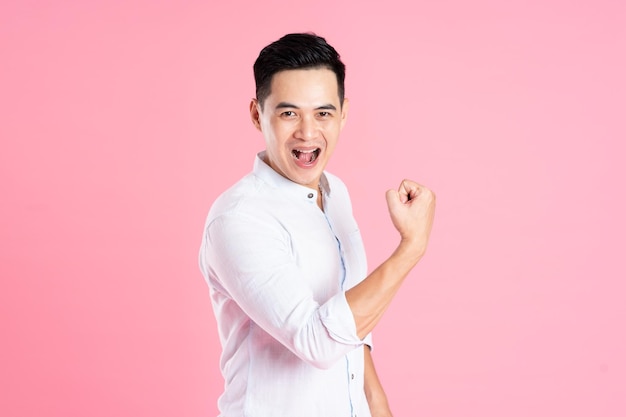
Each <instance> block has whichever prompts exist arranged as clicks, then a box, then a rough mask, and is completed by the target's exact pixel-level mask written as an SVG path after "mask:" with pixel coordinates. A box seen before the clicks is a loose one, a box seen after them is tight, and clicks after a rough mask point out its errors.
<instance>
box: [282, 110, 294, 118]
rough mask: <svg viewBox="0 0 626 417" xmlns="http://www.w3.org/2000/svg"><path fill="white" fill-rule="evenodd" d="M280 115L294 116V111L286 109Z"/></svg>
mask: <svg viewBox="0 0 626 417" xmlns="http://www.w3.org/2000/svg"><path fill="white" fill-rule="evenodd" d="M280 115H281V117H295V116H296V112H295V111H292V110H287V111H284V112H282V113H281V114H280Z"/></svg>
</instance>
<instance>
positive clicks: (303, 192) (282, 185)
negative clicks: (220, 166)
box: [252, 151, 330, 203]
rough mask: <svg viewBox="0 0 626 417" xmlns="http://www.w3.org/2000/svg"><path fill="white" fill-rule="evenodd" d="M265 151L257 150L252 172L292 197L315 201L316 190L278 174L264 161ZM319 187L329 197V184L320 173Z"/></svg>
mask: <svg viewBox="0 0 626 417" xmlns="http://www.w3.org/2000/svg"><path fill="white" fill-rule="evenodd" d="M264 159H265V151H262V152H259V153H258V154H257V155H256V158H255V159H254V167H253V169H252V172H253V173H254V175H255V176H256V177H258V178H259V179H261V180H262V181H263V182H265V183H266V184H268V185H269V186H271V187H273V188H279V189H281V190H283V191H285V192H286V193H288V194H289V195H290V196H293V197H294V198H301V199H304V200H307V201H311V202H313V203H317V193H318V191H317V190H314V189H312V188H309V187H305V186H304V185H300V184H298V183H295V182H293V181H291V180H290V179H287V178H285V177H283V176H282V175H280V174H279V173H278V172H276V171H274V169H273V168H272V167H270V166H269V165H268V164H266V163H265V161H264ZM320 189H321V190H322V191H323V192H324V194H325V195H326V196H327V197H330V184H329V183H328V179H327V178H326V175H325V174H324V173H322V177H321V178H320Z"/></svg>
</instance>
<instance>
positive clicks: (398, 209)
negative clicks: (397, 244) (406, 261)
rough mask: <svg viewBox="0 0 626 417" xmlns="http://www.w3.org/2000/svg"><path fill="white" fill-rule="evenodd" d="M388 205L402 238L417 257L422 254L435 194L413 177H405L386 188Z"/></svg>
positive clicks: (433, 208)
mask: <svg viewBox="0 0 626 417" xmlns="http://www.w3.org/2000/svg"><path fill="white" fill-rule="evenodd" d="M386 197H387V206H388V207H389V215H390V216H391V221H392V222H393V225H394V226H395V228H396V229H397V230H398V232H399V233H400V237H401V238H402V241H403V242H406V243H408V244H410V245H411V247H412V248H414V250H415V251H416V252H415V253H416V254H417V256H418V257H421V256H422V255H424V252H426V246H427V245H428V237H429V236H430V230H431V228H432V225H433V219H434V216H435V194H434V193H433V192H432V191H430V190H429V189H428V188H426V187H424V186H423V185H420V184H418V183H416V182H414V181H410V180H404V181H402V183H401V184H400V187H399V188H398V190H397V191H396V190H388V191H387V194H386Z"/></svg>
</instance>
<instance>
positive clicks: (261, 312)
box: [200, 153, 370, 417]
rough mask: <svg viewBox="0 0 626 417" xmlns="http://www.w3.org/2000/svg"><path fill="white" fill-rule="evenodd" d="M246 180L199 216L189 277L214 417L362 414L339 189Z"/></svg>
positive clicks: (350, 222)
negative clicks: (195, 289)
mask: <svg viewBox="0 0 626 417" xmlns="http://www.w3.org/2000/svg"><path fill="white" fill-rule="evenodd" d="M263 157H264V155H263V153H261V154H259V155H257V158H256V159H255V163H254V169H253V171H252V172H251V173H250V174H248V175H247V176H245V177H244V178H243V179H241V180H240V181H239V182H238V183H236V184H235V185H234V186H233V187H231V188H230V189H228V190H227V191H226V192H224V193H223V194H222V195H221V196H220V197H219V198H218V199H217V200H216V201H215V203H214V204H213V206H212V207H211V210H210V212H209V215H208V218H207V221H206V226H205V232H204V235H203V240H202V245H201V249H200V268H201V270H202V272H203V274H204V277H205V279H206V281H207V283H208V285H209V289H210V294H211V301H212V305H213V309H214V312H215V317H216V319H217V327H218V332H219V337H220V342H221V345H222V355H221V359H220V367H221V371H222V374H223V376H224V380H225V384H224V392H223V394H222V395H221V396H220V398H219V400H218V406H219V409H220V413H221V416H222V417H244V416H245V417H280V416H285V417H294V416H298V417H307V416H311V417H320V416H323V417H344V416H345V417H348V416H358V417H369V415H370V412H369V408H368V405H367V401H366V399H365V394H364V390H363V383H364V376H363V346H364V344H368V345H369V344H370V340H369V336H368V337H366V338H365V339H363V340H361V339H360V338H359V337H358V336H357V333H356V324H355V322H354V317H353V315H352V312H351V310H350V308H349V306H348V303H347V301H346V297H345V291H346V290H348V289H349V288H351V287H353V286H354V285H356V284H357V283H359V282H360V281H361V280H362V279H363V278H365V276H366V272H367V271H366V270H367V265H366V260H365V251H364V249H363V242H362V240H361V236H360V233H359V229H358V227H357V224H356V222H355V220H354V218H353V216H352V207H351V204H350V199H349V196H348V192H347V189H346V187H345V185H344V184H343V183H342V182H341V181H340V180H339V179H338V178H337V177H335V176H333V175H331V174H329V173H324V175H323V176H322V180H321V182H320V191H319V192H322V197H323V206H324V210H323V211H322V210H320V208H319V207H318V205H317V197H318V191H317V190H312V189H310V188H307V187H304V186H301V185H299V184H296V183H294V182H292V181H290V180H288V179H286V178H284V177H283V176H281V175H279V174H278V173H276V172H275V171H274V170H273V169H272V168H271V167H270V166H268V165H267V164H266V163H265V162H263Z"/></svg>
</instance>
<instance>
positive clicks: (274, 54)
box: [254, 33, 346, 108]
mask: <svg viewBox="0 0 626 417" xmlns="http://www.w3.org/2000/svg"><path fill="white" fill-rule="evenodd" d="M307 68H328V69H329V70H331V71H332V72H334V73H335V76H336V77H337V90H338V92H339V102H340V103H341V104H343V99H344V95H345V87H344V82H345V78H346V66H345V65H344V63H343V62H341V59H340V56H339V54H338V53H337V51H336V50H335V48H333V47H332V46H330V45H329V44H328V43H327V42H326V39H324V38H322V37H321V36H317V35H316V34H314V33H290V34H288V35H285V36H283V37H282V38H280V39H279V40H277V41H275V42H273V43H271V44H269V45H267V46H266V47H265V48H263V49H262V50H261V52H260V53H259V56H258V58H257V59H256V61H255V62H254V81H255V83H256V99H257V101H258V102H259V105H260V106H261V108H263V102H264V101H265V99H266V98H267V96H269V95H270V93H271V87H272V77H273V76H274V74H276V73H277V72H280V71H285V70H294V69H307Z"/></svg>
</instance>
